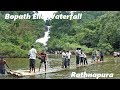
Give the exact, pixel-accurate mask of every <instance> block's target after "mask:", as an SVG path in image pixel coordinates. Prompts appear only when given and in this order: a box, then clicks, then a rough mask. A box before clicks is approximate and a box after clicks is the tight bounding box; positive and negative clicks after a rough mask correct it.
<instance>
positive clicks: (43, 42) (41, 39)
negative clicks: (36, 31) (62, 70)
mask: <svg viewBox="0 0 120 90" xmlns="http://www.w3.org/2000/svg"><path fill="white" fill-rule="evenodd" d="M50 27H51V26H47V29H48V30H47V31H46V32H45V34H44V37H42V38H39V39H37V40H36V43H37V42H39V43H42V44H43V45H44V46H46V45H47V41H48V39H49V38H50V36H49V33H50Z"/></svg>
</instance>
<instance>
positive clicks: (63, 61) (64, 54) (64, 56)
mask: <svg viewBox="0 0 120 90" xmlns="http://www.w3.org/2000/svg"><path fill="white" fill-rule="evenodd" d="M65 61H66V53H65V50H63V52H62V68H64V66H65ZM65 68H66V66H65Z"/></svg>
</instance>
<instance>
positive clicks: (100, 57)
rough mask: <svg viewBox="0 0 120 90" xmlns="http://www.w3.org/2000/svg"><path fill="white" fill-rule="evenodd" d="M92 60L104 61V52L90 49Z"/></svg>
mask: <svg viewBox="0 0 120 90" xmlns="http://www.w3.org/2000/svg"><path fill="white" fill-rule="evenodd" d="M92 60H93V61H96V62H98V61H101V62H103V61H104V53H103V51H102V50H95V49H93V51H92Z"/></svg>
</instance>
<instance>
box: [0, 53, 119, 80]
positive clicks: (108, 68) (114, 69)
mask: <svg viewBox="0 0 120 90" xmlns="http://www.w3.org/2000/svg"><path fill="white" fill-rule="evenodd" d="M6 61H7V63H8V65H9V67H10V69H11V70H20V69H22V70H23V69H29V60H28V58H6ZM88 61H89V62H88V63H90V62H91V58H90V57H88ZM39 62H40V60H39V59H37V60H36V67H38V66H39ZM43 67H44V65H42V68H43ZM50 67H53V68H54V67H60V68H61V55H48V64H47V68H50ZM71 67H74V68H71ZM6 68H7V67H6ZM119 69H120V58H118V57H117V58H113V57H112V56H106V57H105V62H103V63H98V64H95V65H90V66H82V67H79V68H76V66H75V56H72V58H71V66H70V68H67V69H65V70H62V71H58V72H54V73H47V74H41V75H34V76H25V77H14V76H12V75H8V74H6V75H1V76H0V79H79V78H75V77H71V73H72V72H76V73H81V72H87V73H113V74H114V77H112V78H110V77H108V78H100V79H120V70H119ZM90 79H95V78H90Z"/></svg>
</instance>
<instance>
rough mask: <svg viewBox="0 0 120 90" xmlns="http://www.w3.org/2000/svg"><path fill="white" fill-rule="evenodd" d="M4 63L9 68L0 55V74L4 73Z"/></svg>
mask: <svg viewBox="0 0 120 90" xmlns="http://www.w3.org/2000/svg"><path fill="white" fill-rule="evenodd" d="M5 65H6V66H7V67H8V68H9V66H8V65H7V63H6V61H5V60H4V59H3V57H0V74H5Z"/></svg>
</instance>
